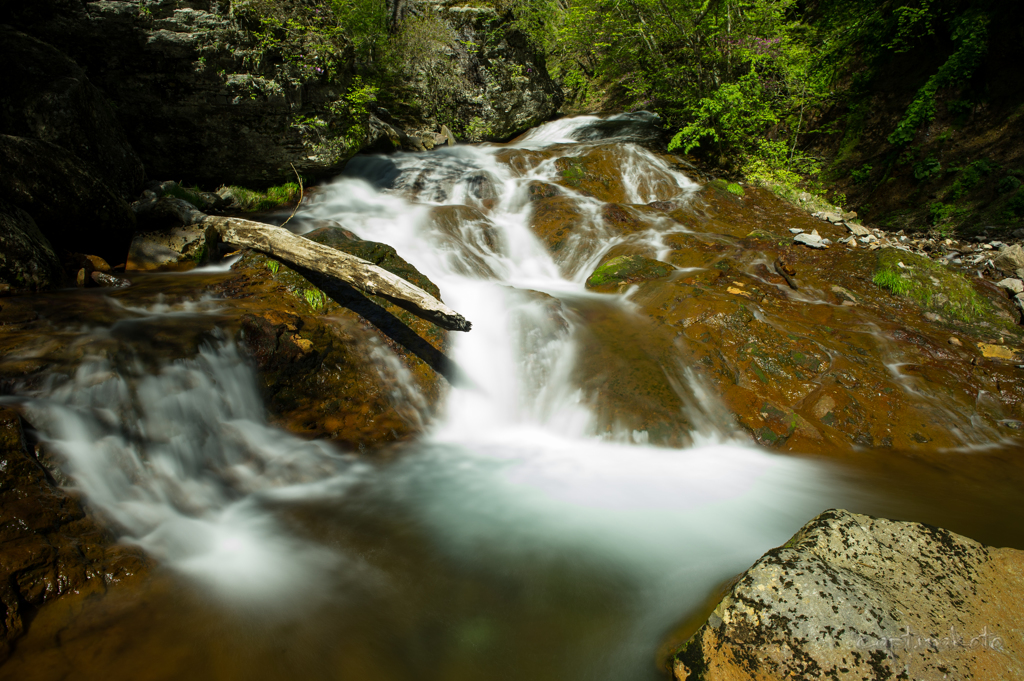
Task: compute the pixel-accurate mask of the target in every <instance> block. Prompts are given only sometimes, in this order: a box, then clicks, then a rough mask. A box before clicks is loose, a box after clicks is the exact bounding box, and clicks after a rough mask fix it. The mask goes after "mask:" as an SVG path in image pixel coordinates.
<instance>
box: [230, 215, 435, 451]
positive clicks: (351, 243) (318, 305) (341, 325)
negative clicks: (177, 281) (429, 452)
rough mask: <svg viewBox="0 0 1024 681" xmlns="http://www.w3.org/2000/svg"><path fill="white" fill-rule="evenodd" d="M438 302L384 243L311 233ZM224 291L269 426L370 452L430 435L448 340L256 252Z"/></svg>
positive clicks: (407, 315)
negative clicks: (427, 429)
mask: <svg viewBox="0 0 1024 681" xmlns="http://www.w3.org/2000/svg"><path fill="white" fill-rule="evenodd" d="M308 236H309V237H310V238H312V239H314V240H316V241H317V242H319V243H322V244H325V245H328V246H331V247H334V248H338V249H340V250H344V251H346V252H348V253H351V254H353V255H357V256H358V257H361V258H364V259H367V260H370V261H371V262H373V263H374V264H376V265H378V266H380V267H382V268H384V269H386V270H388V271H390V272H392V273H393V274H397V275H398V276H400V277H402V278H404V279H406V280H407V281H409V282H410V283H412V284H414V285H416V286H419V287H420V288H422V289H423V290H425V291H427V292H428V293H430V294H432V295H434V296H437V297H440V296H439V292H438V289H437V287H436V286H435V285H434V284H433V283H432V282H431V281H430V280H429V279H427V278H426V277H424V276H423V275H422V274H421V273H420V272H418V271H417V270H416V269H415V268H414V267H413V266H412V265H410V264H409V263H408V262H406V261H405V260H404V259H403V258H401V257H400V256H399V255H398V254H397V253H396V252H395V250H394V249H393V248H392V247H390V246H387V245H385V244H380V243H376V242H372V241H362V240H360V239H359V238H357V237H356V236H355V235H353V234H351V233H349V232H347V231H345V230H343V229H341V228H339V227H332V226H328V227H324V228H321V229H318V230H316V231H315V232H311V233H310V234H309V235H308ZM233 272H234V273H235V276H233V277H232V278H230V279H229V280H227V281H225V282H224V283H222V284H220V285H219V286H218V287H217V290H218V292H219V293H220V294H221V295H223V296H224V297H226V298H229V299H231V300H232V308H233V309H234V311H235V312H236V313H237V314H239V315H240V324H239V327H240V339H241V343H242V345H243V347H245V348H246V350H247V351H248V352H249V354H250V355H251V357H252V358H253V361H254V363H255V365H256V368H257V371H258V375H259V381H260V384H261V389H262V392H263V397H264V400H265V402H266V404H267V408H268V411H269V412H270V415H271V419H272V420H273V421H274V422H275V423H276V424H278V425H280V426H282V427H284V428H286V429H287V430H289V431H291V432H293V433H296V434H298V435H302V436H305V437H315V438H328V439H331V440H333V441H335V442H337V443H339V444H341V445H343V446H345V447H346V448H351V449H355V450H359V451H371V450H374V449H377V448H379V447H381V446H383V445H386V444H388V443H391V442H395V441H399V440H404V439H407V438H409V437H412V436H415V435H417V434H420V433H422V432H423V430H424V428H425V427H426V425H427V423H428V421H429V419H430V418H431V417H432V416H433V414H434V413H436V411H437V409H438V408H439V406H440V404H441V401H442V397H443V395H444V393H445V391H446V385H447V381H446V377H447V376H451V372H452V367H451V366H450V364H449V362H448V359H447V357H446V356H445V352H446V351H447V349H448V332H447V331H445V330H444V329H442V328H440V327H438V326H437V325H435V324H433V323H432V322H429V321H426V320H424V319H422V318H420V317H418V316H416V315H414V314H412V313H411V312H408V311H407V310H404V309H402V308H400V307H398V306H397V305H395V304H394V303H392V302H391V301H390V300H387V299H385V298H381V297H378V296H368V295H364V294H362V293H360V292H359V291H357V290H355V289H353V288H351V287H350V286H348V285H346V284H344V283H339V282H338V281H335V280H331V279H329V278H327V277H325V276H323V275H318V274H317V273H315V272H309V271H302V272H299V271H296V270H293V269H292V268H290V267H288V266H287V265H285V264H283V263H280V262H278V261H275V260H273V259H270V258H267V257H266V256H265V255H262V254H259V253H254V252H250V253H247V254H246V255H245V256H244V257H243V258H242V260H241V261H240V262H238V263H236V264H235V266H234V267H233Z"/></svg>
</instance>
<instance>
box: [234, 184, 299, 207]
mask: <svg viewBox="0 0 1024 681" xmlns="http://www.w3.org/2000/svg"><path fill="white" fill-rule="evenodd" d="M229 189H230V190H231V193H232V194H233V195H234V197H235V199H236V200H237V201H238V205H239V207H241V209H242V210H244V211H246V212H250V213H257V212H262V211H267V210H274V209H276V208H281V207H283V206H289V205H293V204H295V203H298V201H299V199H301V198H302V191H301V189H300V188H299V185H298V184H296V183H295V182H288V183H287V184H283V185H281V186H279V187H270V188H269V189H267V190H266V191H262V192H259V191H253V190H252V189H246V188H245V187H235V186H232V187H229Z"/></svg>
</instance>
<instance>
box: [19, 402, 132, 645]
mask: <svg viewBox="0 0 1024 681" xmlns="http://www.w3.org/2000/svg"><path fill="white" fill-rule="evenodd" d="M149 567H150V563H149V560H148V559H147V558H145V557H144V556H143V554H142V552H141V551H140V550H138V549H135V548H131V547H127V546H121V545H117V544H115V542H114V538H113V536H112V535H111V534H110V533H109V532H108V531H106V530H104V529H102V528H101V527H100V526H99V525H98V524H97V523H96V522H95V521H94V520H93V519H92V518H91V517H89V516H88V515H86V512H85V510H84V509H83V507H82V505H81V503H80V502H79V501H78V500H77V499H76V498H74V497H72V496H70V495H69V494H67V493H66V492H64V491H62V490H61V489H59V488H58V487H57V486H56V484H54V482H53V480H52V479H51V478H49V477H48V475H47V473H46V471H45V470H44V469H43V467H42V466H41V465H40V464H39V462H38V461H37V459H36V457H35V456H34V454H33V453H32V452H31V451H30V449H29V447H28V444H27V442H26V440H25V434H24V431H23V429H22V424H21V418H20V417H19V415H18V413H17V412H16V411H14V410H13V409H11V408H9V407H0V662H2V661H3V660H4V659H6V657H7V655H8V653H9V652H10V645H11V644H12V643H13V642H14V641H15V640H17V638H18V637H20V636H21V635H22V634H23V633H24V632H25V628H26V626H27V624H28V618H29V617H30V616H31V614H32V613H33V612H34V610H35V608H37V607H39V606H42V605H43V604H44V603H47V602H50V601H52V600H54V599H56V598H58V597H60V596H64V595H66V594H80V595H82V594H90V593H103V592H105V591H106V590H107V588H108V587H111V586H113V585H116V584H119V583H121V582H124V581H126V580H134V579H135V578H139V577H141V576H143V575H145V574H147V573H148V571H149Z"/></svg>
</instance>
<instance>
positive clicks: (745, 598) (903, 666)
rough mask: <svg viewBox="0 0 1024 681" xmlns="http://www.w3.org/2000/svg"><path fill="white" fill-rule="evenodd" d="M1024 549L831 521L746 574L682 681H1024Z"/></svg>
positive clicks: (686, 662) (681, 656)
mask: <svg viewBox="0 0 1024 681" xmlns="http://www.w3.org/2000/svg"><path fill="white" fill-rule="evenodd" d="M1022 651H1024V551H1017V550H1014V549H997V548H991V547H987V546H982V545H981V544H979V543H977V542H975V541H972V540H970V539H968V538H966V537H962V536H960V535H957V534H953V533H952V532H949V531H947V530H942V529H939V528H936V527H931V526H929V525H921V524H918V523H908V522H895V521H891V520H884V519H879V518H872V517H870V516H866V515H858V514H855V513H849V512H848V511H842V510H830V511H826V512H824V513H822V514H821V515H819V516H818V517H817V518H815V519H814V520H812V521H811V522H810V523H808V524H807V525H805V526H804V527H803V528H802V529H801V530H800V531H799V532H798V533H797V534H796V535H795V536H794V537H793V538H792V539H790V541H789V542H787V543H786V545H785V546H783V547H781V548H778V549H773V550H772V551H769V552H768V553H767V554H765V555H764V556H763V557H762V558H761V559H760V560H758V561H757V563H755V564H754V566H753V567H751V568H750V569H749V570H748V571H747V572H746V573H744V574H743V575H742V576H741V577H740V579H739V581H738V582H737V583H736V585H735V586H734V587H733V589H732V590H731V591H730V592H729V594H728V595H726V597H725V598H724V599H723V600H722V602H721V603H720V604H719V605H718V607H717V608H716V609H715V611H714V613H713V614H712V615H711V617H710V618H709V619H708V621H707V623H706V624H705V625H704V626H703V627H702V628H701V629H700V631H698V632H697V634H696V635H695V636H694V637H693V638H692V639H690V641H688V642H687V643H686V644H685V645H684V646H683V648H682V649H681V650H680V651H679V652H678V653H677V654H676V656H675V658H674V659H673V674H674V677H675V679H676V680H677V681H696V680H698V679H700V680H703V681H712V680H717V679H723V680H724V679H729V680H730V681H733V680H737V679H764V680H768V679H793V678H798V679H811V678H813V679H819V678H828V679H835V680H836V681H843V680H846V679H849V680H851V681H852V680H853V679H858V680H876V679H877V680H881V679H895V678H910V679H936V680H938V679H971V678H977V679H1007V680H1009V679H1019V678H1024V653H1022Z"/></svg>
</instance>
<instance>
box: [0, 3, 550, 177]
mask: <svg viewBox="0 0 1024 681" xmlns="http://www.w3.org/2000/svg"><path fill="white" fill-rule="evenodd" d="M321 5H322V8H321ZM265 6H266V7H273V9H274V12H276V14H275V15H274V17H275V19H280V20H283V21H285V23H287V21H288V19H289V18H291V17H300V16H301V18H302V23H303V25H310V26H314V29H310V30H293V29H292V28H290V27H288V26H285V27H284V28H279V29H275V28H273V27H270V28H268V26H269V25H268V24H266V23H264V22H263V20H262V18H261V17H263V14H262V13H265V12H266V11H268V10H266V7H265ZM9 11H10V15H11V23H12V24H13V25H14V26H15V27H16V28H18V29H20V30H22V31H25V32H27V33H30V34H32V35H33V36H35V37H37V38H39V39H41V40H44V41H47V42H49V43H51V44H52V45H58V46H60V48H61V49H62V50H64V51H65V52H66V54H67V55H69V56H70V57H71V59H73V60H74V61H75V62H77V64H79V65H80V66H81V67H82V68H83V69H84V71H85V73H87V74H88V77H89V79H90V80H91V81H92V83H93V84H95V85H96V86H97V87H98V88H99V90H101V91H102V92H103V93H104V95H106V97H107V98H108V99H109V100H110V102H111V103H112V105H113V107H114V109H115V110H116V112H117V117H118V119H119V121H120V122H121V124H122V125H123V126H124V129H125V131H126V133H127V137H128V139H129V141H130V142H131V145H132V147H133V148H134V149H135V150H136V151H137V152H138V154H139V156H140V157H141V158H142V161H143V163H144V164H145V166H146V170H147V174H148V175H149V177H151V178H159V179H166V178H172V179H176V180H186V181H189V182H198V183H200V184H205V185H216V184H220V183H224V184H239V185H244V186H252V187H260V186H267V185H272V184H280V183H281V182H283V181H288V180H291V179H293V178H294V172H293V170H292V166H293V165H294V166H295V168H296V169H297V170H298V171H299V172H301V173H303V174H304V175H306V176H307V177H317V176H324V175H328V174H330V173H333V172H335V171H337V170H338V169H339V168H340V167H341V166H342V165H343V163H344V161H345V160H346V159H348V158H349V157H350V156H352V155H353V154H355V153H356V152H358V151H359V150H360V149H362V148H364V147H366V146H369V145H372V144H374V143H375V142H376V141H378V139H379V138H380V136H381V135H382V132H381V128H380V126H374V125H372V121H371V119H370V108H372V107H369V108H367V107H365V106H361V105H353V104H352V103H351V102H350V101H349V100H347V99H346V98H345V96H346V95H347V94H350V92H351V90H352V88H354V87H356V86H358V84H359V83H361V82H362V81H356V80H355V79H354V78H355V70H356V64H355V53H354V51H353V47H352V45H351V43H350V42H349V41H348V39H347V38H345V37H344V35H343V34H342V33H341V32H338V31H333V30H328V29H329V28H330V27H329V26H328V25H327V24H324V25H323V26H324V28H323V30H319V29H316V28H315V27H316V26H317V25H318V24H317V21H318V20H317V19H316V17H317V16H318V15H317V12H330V9H329V5H327V4H324V3H321V2H309V3H298V2H294V3H293V2H290V1H289V0H280V1H277V0H275V2H272V3H263V5H259V6H258V5H256V3H254V2H236V3H227V2H218V1H217V0H140V1H138V2H118V1H115V0H84V1H76V0H43V1H42V2H39V3H31V6H26V5H14V4H11V5H10V7H9ZM423 11H432V10H430V9H429V8H427V9H425V10H424V9H421V13H422V12H423ZM438 11H439V12H440V11H443V12H444V13H445V14H444V17H445V19H444V21H445V22H447V23H448V24H450V33H451V35H450V37H451V38H452V40H450V41H448V42H447V43H443V44H441V45H440V49H441V50H442V51H443V52H445V54H440V55H434V56H433V57H432V59H433V58H434V57H436V58H438V59H442V60H446V61H449V62H450V65H451V67H452V68H451V69H449V72H451V73H453V74H455V75H454V76H453V78H454V80H453V82H452V83H451V84H450V85H451V87H448V88H438V87H436V85H437V83H436V82H435V81H433V80H431V79H429V78H418V79H413V81H412V82H411V89H408V90H405V91H403V95H402V96H403V98H404V99H406V100H408V101H409V102H410V104H408V106H406V105H404V104H400V105H399V107H400V108H402V109H403V112H402V113H401V114H400V115H398V114H397V112H396V115H395V116H394V118H393V119H392V118H391V112H390V111H389V110H388V109H387V108H386V107H384V111H383V112H380V115H381V116H382V117H383V118H384V119H385V120H387V122H388V123H389V124H391V125H396V124H397V125H399V126H410V127H412V128H416V129H417V130H419V131H420V132H423V133H424V134H427V135H429V136H431V137H432V134H433V132H438V131H439V126H440V125H441V124H444V123H447V124H448V125H449V127H451V128H452V129H453V130H456V136H457V137H458V139H459V141H463V140H479V139H498V138H503V137H509V136H511V135H514V134H516V133H518V132H521V131H523V130H525V129H526V128H528V127H530V126H531V125H534V124H535V123H537V122H538V121H540V120H543V119H544V118H547V117H549V116H551V115H552V114H553V113H554V112H555V111H556V109H557V107H558V104H559V103H560V98H559V96H558V94H557V87H556V86H555V85H554V84H553V83H552V82H551V80H550V78H548V76H547V73H546V70H545V69H544V65H543V62H542V61H541V60H540V59H539V57H538V56H537V55H536V54H535V53H534V52H533V51H532V50H530V49H529V47H528V46H527V44H526V41H525V38H524V37H523V36H522V35H520V34H519V33H517V32H515V31H511V30H510V31H502V30H501V28H502V23H503V21H504V20H503V19H501V18H499V17H498V16H497V15H496V14H495V13H494V11H493V10H484V9H470V8H449V9H439V10H438ZM460 41H461V42H460ZM464 43H465V44H480V45H481V46H483V47H482V48H481V49H480V50H478V51H474V52H473V54H472V55H470V54H469V53H468V52H467V48H466V47H465V45H464ZM360 68H361V69H362V71H364V72H367V71H368V73H369V75H371V76H372V75H374V74H373V66H372V65H371V66H367V65H366V64H362V65H361V67H360ZM381 68H383V67H381ZM455 81H457V82H455ZM380 99H381V101H385V100H389V99H390V100H394V101H399V99H396V98H394V97H391V96H390V93H381V97H380ZM439 99H444V100H445V101H444V103H443V104H442V103H440V102H439V101H438V100H439ZM443 119H447V120H443ZM11 134H14V133H13V132H12V133H11ZM402 136H403V137H404V135H402ZM406 146H412V147H413V148H415V147H416V146H417V144H416V143H415V142H413V143H412V144H411V145H406ZM428 146H430V145H429V144H428Z"/></svg>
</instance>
